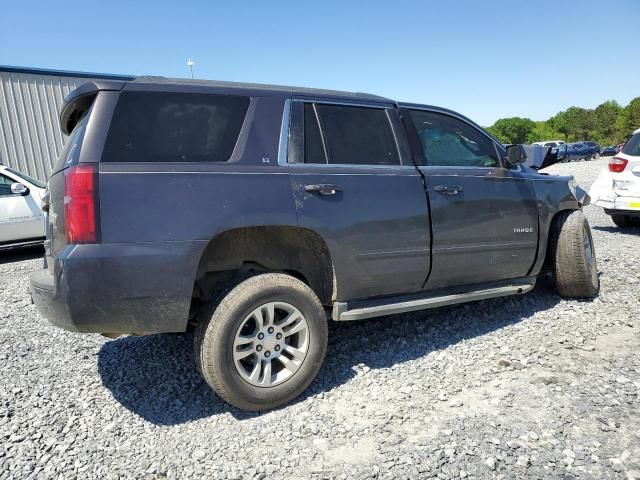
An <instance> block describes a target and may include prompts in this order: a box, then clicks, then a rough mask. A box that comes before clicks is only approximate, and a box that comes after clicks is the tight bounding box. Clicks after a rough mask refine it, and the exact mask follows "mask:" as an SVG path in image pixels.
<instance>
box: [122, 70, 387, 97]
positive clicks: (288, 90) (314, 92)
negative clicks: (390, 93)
mask: <svg viewBox="0 0 640 480" xmlns="http://www.w3.org/2000/svg"><path fill="white" fill-rule="evenodd" d="M127 83H134V84H152V85H182V86H199V87H212V88H224V89H238V90H252V91H255V92H264V93H272V94H283V95H289V94H293V95H309V96H319V97H332V98H343V99H353V100H371V101H378V102H380V101H383V102H393V100H391V99H389V98H385V97H381V96H378V95H373V94H370V93H362V92H344V91H339V90H326V89H320V88H306V87H289V86H284V85H268V84H260V83H244V82H226V81H220V80H193V79H187V78H167V77H155V76H143V77H136V78H135V79H134V80H132V81H129V82H127Z"/></svg>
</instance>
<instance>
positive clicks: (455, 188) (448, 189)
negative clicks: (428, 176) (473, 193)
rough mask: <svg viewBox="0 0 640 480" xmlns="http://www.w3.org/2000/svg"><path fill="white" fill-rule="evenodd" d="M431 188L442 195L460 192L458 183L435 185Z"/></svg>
mask: <svg viewBox="0 0 640 480" xmlns="http://www.w3.org/2000/svg"><path fill="white" fill-rule="evenodd" d="M433 190H434V191H436V192H438V193H441V194H443V195H458V194H459V193H460V192H462V187H461V186H460V185H436V186H435V187H433Z"/></svg>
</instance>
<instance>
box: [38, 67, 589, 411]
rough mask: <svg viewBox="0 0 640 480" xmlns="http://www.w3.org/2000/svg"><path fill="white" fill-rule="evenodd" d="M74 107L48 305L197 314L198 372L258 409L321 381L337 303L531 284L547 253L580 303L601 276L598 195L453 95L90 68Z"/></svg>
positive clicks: (50, 236) (77, 311)
mask: <svg viewBox="0 0 640 480" xmlns="http://www.w3.org/2000/svg"><path fill="white" fill-rule="evenodd" d="M60 123H61V128H62V131H63V132H64V133H66V134H69V135H70V136H69V139H68V141H67V144H66V146H65V149H64V151H63V153H62V155H61V156H60V159H59V160H58V163H57V164H56V166H55V167H54V169H53V173H52V175H51V176H50V178H49V182H48V191H49V192H50V199H48V200H47V201H46V203H45V208H46V209H47V210H48V212H49V213H48V218H49V221H48V226H47V243H46V244H45V266H44V269H43V270H41V271H38V272H36V273H34V274H32V276H31V293H32V298H33V300H34V302H35V303H36V305H37V307H38V309H39V310H40V312H42V314H43V315H44V316H45V317H46V318H48V319H49V320H51V321H52V322H53V323H54V324H56V325H58V326H60V327H62V328H66V329H68V330H73V331H79V332H102V333H107V334H109V335H110V336H113V335H116V336H117V335H118V334H127V333H135V334H152V333H161V332H184V331H186V330H187V329H189V328H194V357H195V360H196V365H197V368H198V369H199V370H200V372H201V373H202V376H203V377H204V379H205V380H206V381H207V383H208V384H209V385H210V386H211V387H212V388H213V389H214V390H215V391H216V392H217V393H218V394H219V395H220V396H221V397H222V398H223V399H224V400H226V401H227V402H229V403H231V404H233V405H235V406H237V407H240V408H243V409H248V410H262V409H268V408H273V407H276V406H278V405H281V404H283V403H285V402H287V401H289V400H291V399H293V398H295V397H297V396H298V395H299V394H300V393H302V392H303V391H304V390H305V389H306V388H307V386H308V385H309V384H310V383H311V381H312V380H313V378H314V377H315V376H316V374H317V373H318V371H319V369H320V366H321V364H322V362H323V358H324V355H325V350H326V347H327V335H328V325H327V321H328V319H333V320H336V321H347V320H361V319H366V318H372V317H379V316H385V315H390V314H394V313H403V312H408V311H413V310H420V309H426V308H433V307H438V306H442V305H451V304H456V303H461V302H468V301H474V300H481V299H486V298H492V297H499V296H505V295H519V294H522V293H526V292H528V291H531V290H532V289H533V287H534V285H535V283H536V279H537V278H538V276H539V275H540V274H541V272H543V266H546V267H547V268H549V269H551V271H552V272H553V274H554V278H555V284H556V288H557V290H558V292H559V293H560V295H562V296H563V297H580V298H583V297H591V296H593V295H595V294H596V293H597V292H598V289H599V280H598V271H597V265H596V258H595V250H594V246H593V242H592V237H591V230H590V228H589V224H588V222H587V220H586V218H585V216H584V215H583V213H582V210H581V207H582V205H583V204H586V203H588V200H589V198H588V195H587V194H586V192H584V191H583V190H582V189H580V188H579V187H578V186H577V185H576V184H575V182H574V181H573V178H572V177H560V176H551V175H542V174H539V173H538V172H537V171H535V170H532V169H530V168H528V167H526V166H525V165H523V162H525V161H526V156H525V155H523V153H522V146H520V145H513V146H510V147H507V148H505V147H504V146H503V145H501V144H500V143H499V142H498V141H497V140H496V139H495V138H494V137H492V136H491V135H490V134H488V133H487V132H486V131H484V130H483V129H482V128H480V127H479V126H478V125H477V124H475V123H474V122H472V121H471V120H469V119H467V118H466V117H464V116H462V115H459V114H457V113H455V112H452V111H450V110H447V109H443V108H438V107H431V106H427V105H418V104H410V103H397V102H396V101H394V100H390V99H387V98H382V97H377V96H373V95H366V94H360V93H347V92H335V91H327V90H315V89H308V88H292V87H278V86H270V85H265V86H261V85H255V84H234V83H228V82H207V81H201V80H198V81H189V80H171V79H161V78H154V79H145V78H141V79H139V80H136V81H131V82H121V81H94V82H91V83H87V84H84V85H83V86H81V87H79V88H78V89H76V90H74V91H73V92H72V93H70V94H69V96H68V97H67V99H66V102H65V104H64V106H63V108H62V112H61V115H60ZM389 321H392V320H389ZM167 361H171V359H167Z"/></svg>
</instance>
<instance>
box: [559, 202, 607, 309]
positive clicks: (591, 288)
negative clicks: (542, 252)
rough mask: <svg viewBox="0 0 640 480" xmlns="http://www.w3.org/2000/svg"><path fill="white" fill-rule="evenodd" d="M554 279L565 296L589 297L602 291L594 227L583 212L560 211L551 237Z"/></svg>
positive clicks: (561, 293) (561, 294)
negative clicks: (594, 242) (593, 233)
mask: <svg viewBox="0 0 640 480" xmlns="http://www.w3.org/2000/svg"><path fill="white" fill-rule="evenodd" d="M550 247H551V251H550V253H551V257H552V258H551V260H552V265H553V278H554V281H555V284H556V288H557V290H558V293H559V294H560V296H562V297H569V298H590V297H593V296H594V295H596V294H597V293H598V291H599V289H600V280H599V278H598V267H597V263H596V252H595V248H594V246H593V238H592V236H591V228H590V227H589V222H587V219H586V218H585V216H584V214H583V213H582V211H581V210H572V211H566V212H560V213H559V214H558V215H557V216H556V218H555V219H554V225H553V228H552V231H551V238H550Z"/></svg>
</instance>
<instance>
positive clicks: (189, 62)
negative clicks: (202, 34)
mask: <svg viewBox="0 0 640 480" xmlns="http://www.w3.org/2000/svg"><path fill="white" fill-rule="evenodd" d="M194 65H195V63H194V61H193V60H192V59H191V58H189V59H188V60H187V67H189V70H191V78H193V66H194Z"/></svg>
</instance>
